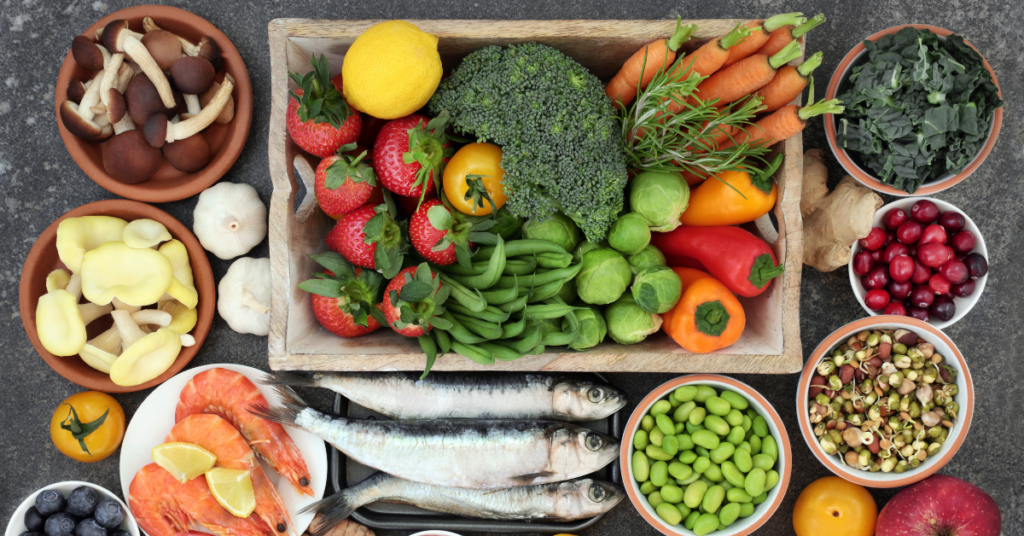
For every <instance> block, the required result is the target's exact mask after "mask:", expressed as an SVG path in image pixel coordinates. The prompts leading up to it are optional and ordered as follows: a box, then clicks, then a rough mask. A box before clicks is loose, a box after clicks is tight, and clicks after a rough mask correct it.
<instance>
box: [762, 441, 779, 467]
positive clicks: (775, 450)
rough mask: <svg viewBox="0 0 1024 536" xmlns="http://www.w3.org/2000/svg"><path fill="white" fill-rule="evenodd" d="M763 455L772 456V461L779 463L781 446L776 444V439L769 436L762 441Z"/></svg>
mask: <svg viewBox="0 0 1024 536" xmlns="http://www.w3.org/2000/svg"><path fill="white" fill-rule="evenodd" d="M761 454H766V455H768V456H771V458H772V461H778V459H779V445H778V444H776V443H775V438H774V437H772V436H770V435H769V436H765V438H764V439H762V440H761Z"/></svg>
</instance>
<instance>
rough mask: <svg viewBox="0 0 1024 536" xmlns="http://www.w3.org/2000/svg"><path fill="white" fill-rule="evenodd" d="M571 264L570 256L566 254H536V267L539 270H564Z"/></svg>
mask: <svg viewBox="0 0 1024 536" xmlns="http://www.w3.org/2000/svg"><path fill="white" fill-rule="evenodd" d="M570 264H572V255H570V254H568V253H538V254H537V265H538V266H540V267H541V268H565V267H566V266H569V265H570Z"/></svg>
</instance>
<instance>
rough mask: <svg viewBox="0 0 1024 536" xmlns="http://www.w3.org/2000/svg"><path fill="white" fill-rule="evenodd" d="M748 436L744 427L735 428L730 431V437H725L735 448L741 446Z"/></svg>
mask: <svg viewBox="0 0 1024 536" xmlns="http://www.w3.org/2000/svg"><path fill="white" fill-rule="evenodd" d="M746 435H747V434H746V432H744V431H743V428H742V427H739V426H733V427H732V430H729V435H727V436H725V440H726V441H728V442H729V443H732V445H733V446H734V447H735V446H739V444H740V443H743V438H744V437H745V436H746Z"/></svg>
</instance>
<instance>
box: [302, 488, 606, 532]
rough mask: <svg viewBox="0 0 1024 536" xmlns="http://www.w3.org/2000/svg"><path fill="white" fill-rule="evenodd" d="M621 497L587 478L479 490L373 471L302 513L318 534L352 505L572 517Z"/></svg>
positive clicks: (592, 512) (507, 517) (593, 512)
mask: <svg viewBox="0 0 1024 536" xmlns="http://www.w3.org/2000/svg"><path fill="white" fill-rule="evenodd" d="M625 496H626V494H625V492H623V490H622V488H619V487H618V486H615V485H612V484H609V483H607V482H601V481H597V480H591V479H589V478H582V479H579V480H572V481H569V482H559V483H554V484H541V485H538V486H522V487H517V488H508V489H503V490H497V491H481V490H472V489H460V488H446V487H442V486H432V485H429V484H419V483H416V482H411V481H409V480H404V479H401V478H396V477H393V476H391V475H388V474H385V473H377V474H376V475H373V476H371V477H370V478H367V479H366V480H364V481H362V482H360V483H359V484H357V485H355V486H353V487H351V488H348V489H345V490H342V491H340V492H338V493H335V494H334V495H332V496H330V497H327V498H326V499H323V500H322V501H319V502H316V503H314V504H311V505H309V506H307V507H306V508H305V509H304V510H303V513H308V512H313V513H316V514H322V515H323V518H322V519H321V523H320V524H319V525H318V526H317V527H316V530H314V531H313V532H312V534H313V536H321V535H323V534H326V533H328V532H329V531H330V530H331V528H333V527H334V526H336V525H337V524H338V523H341V522H342V521H344V520H345V519H346V518H347V517H348V516H349V515H351V514H352V512H353V511H354V510H355V509H356V508H359V507H362V506H365V505H367V504H370V503H373V502H377V501H394V502H402V503H409V504H413V505H416V506H418V507H420V508H423V509H425V510H431V511H433V512H442V513H445V514H453V515H457V516H463V517H479V518H484V519H502V520H527V519H535V520H549V521H575V520H577V519H584V518H587V517H593V516H596V515H599V514H603V513H605V512H607V511H609V510H611V509H612V508H614V507H615V505H617V504H619V502H620V501H622V499H623V497H625Z"/></svg>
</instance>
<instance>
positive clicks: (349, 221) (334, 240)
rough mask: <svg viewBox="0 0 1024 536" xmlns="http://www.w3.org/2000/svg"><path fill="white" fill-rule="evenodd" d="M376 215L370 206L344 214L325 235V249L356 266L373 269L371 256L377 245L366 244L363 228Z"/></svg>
mask: <svg viewBox="0 0 1024 536" xmlns="http://www.w3.org/2000/svg"><path fill="white" fill-rule="evenodd" d="M376 215H377V211H376V210H375V209H374V208H373V205H370V204H365V205H363V206H361V207H359V208H357V209H356V210H353V211H352V212H349V213H348V214H345V215H344V216H342V217H341V219H340V220H338V223H336V224H335V225H334V228H333V229H331V232H330V233H327V247H329V248H331V250H332V251H334V252H336V253H338V254H339V255H341V256H342V257H345V259H346V260H348V262H351V263H352V264H355V265H356V266H362V267H363V268H371V269H372V268H374V261H373V255H374V253H376V251H377V244H376V243H373V244H367V243H366V232H365V231H364V230H363V228H364V227H365V226H366V222H368V221H370V218H373V217H374V216H376Z"/></svg>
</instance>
